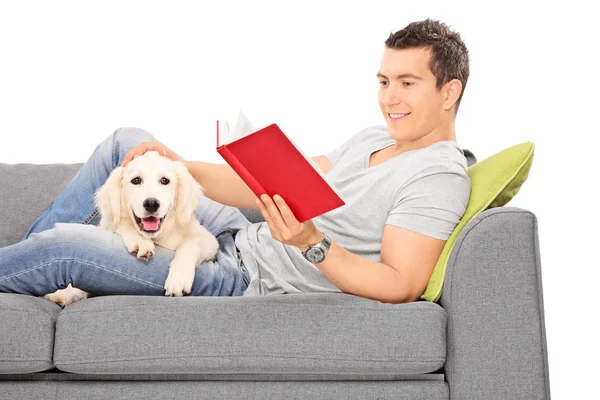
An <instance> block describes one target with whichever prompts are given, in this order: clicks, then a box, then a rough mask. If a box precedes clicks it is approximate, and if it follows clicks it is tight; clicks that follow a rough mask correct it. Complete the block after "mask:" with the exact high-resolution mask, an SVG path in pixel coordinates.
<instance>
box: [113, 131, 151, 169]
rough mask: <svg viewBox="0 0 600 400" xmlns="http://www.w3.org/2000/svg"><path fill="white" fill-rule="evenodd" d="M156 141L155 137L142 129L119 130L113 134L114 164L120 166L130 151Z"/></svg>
mask: <svg viewBox="0 0 600 400" xmlns="http://www.w3.org/2000/svg"><path fill="white" fill-rule="evenodd" d="M155 141H156V138H155V137H154V136H152V135H151V134H150V133H149V132H147V131H145V130H143V129H141V128H119V129H117V130H116V131H115V132H114V133H113V134H112V142H113V148H112V151H113V157H114V158H113V162H116V164H117V165H119V164H120V163H121V161H122V160H123V159H124V158H125V156H126V155H127V153H129V151H130V150H132V149H135V148H136V147H137V146H139V145H140V144H141V143H143V142H155Z"/></svg>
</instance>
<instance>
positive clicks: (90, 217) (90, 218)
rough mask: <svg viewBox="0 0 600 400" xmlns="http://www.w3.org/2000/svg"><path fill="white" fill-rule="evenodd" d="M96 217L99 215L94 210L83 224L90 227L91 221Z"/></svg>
mask: <svg viewBox="0 0 600 400" xmlns="http://www.w3.org/2000/svg"><path fill="white" fill-rule="evenodd" d="M96 215H98V210H94V211H93V212H92V213H91V214H90V215H89V216H88V217H87V218H86V219H84V220H83V223H84V224H85V225H88V224H89V223H90V221H91V220H93V219H94V217H95V216H96Z"/></svg>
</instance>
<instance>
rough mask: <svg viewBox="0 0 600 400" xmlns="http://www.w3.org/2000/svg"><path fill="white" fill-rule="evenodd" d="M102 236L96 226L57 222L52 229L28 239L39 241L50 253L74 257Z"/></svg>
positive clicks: (102, 232) (32, 235)
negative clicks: (78, 251)
mask: <svg viewBox="0 0 600 400" xmlns="http://www.w3.org/2000/svg"><path fill="white" fill-rule="evenodd" d="M106 232H108V231H106ZM102 234H105V232H104V231H103V230H101V229H100V228H99V227H96V226H92V225H84V224H73V223H62V222H57V223H56V224H54V227H53V228H52V229H48V230H45V231H42V232H39V233H32V234H31V235H30V236H29V238H30V239H32V240H39V241H40V242H41V243H42V244H43V248H44V249H45V250H47V251H49V252H50V253H55V255H61V256H65V255H71V256H74V255H75V254H76V253H77V250H80V249H85V248H88V247H90V245H92V244H97V243H98V242H100V241H101V240H102V239H103V237H102Z"/></svg>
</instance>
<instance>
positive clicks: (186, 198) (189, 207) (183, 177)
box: [173, 161, 204, 226]
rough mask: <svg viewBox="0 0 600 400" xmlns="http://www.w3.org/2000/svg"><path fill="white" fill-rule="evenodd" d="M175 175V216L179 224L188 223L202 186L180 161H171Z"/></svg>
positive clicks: (201, 191) (201, 192) (200, 194)
mask: <svg viewBox="0 0 600 400" xmlns="http://www.w3.org/2000/svg"><path fill="white" fill-rule="evenodd" d="M173 164H174V165H175V174H176V175H177V194H176V197H175V216H176V217H177V222H179V224H180V225H184V226H185V225H186V224H188V223H189V221H190V218H191V217H192V215H193V213H194V211H195V210H196V207H197V206H198V201H199V199H200V196H202V195H203V194H204V191H203V189H202V186H200V184H199V183H198V182H197V181H196V180H195V179H194V177H193V176H192V174H190V172H189V171H188V169H187V168H186V167H185V165H184V164H183V163H182V162H181V161H173Z"/></svg>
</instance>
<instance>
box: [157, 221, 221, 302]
mask: <svg viewBox="0 0 600 400" xmlns="http://www.w3.org/2000/svg"><path fill="white" fill-rule="evenodd" d="M218 250H219V242H218V241H217V239H216V238H215V237H214V236H212V235H211V234H210V233H209V232H208V231H206V233H205V234H199V235H194V236H190V237H188V238H186V239H184V240H183V241H182V242H181V244H180V245H179V247H177V250H175V257H174V258H173V261H171V264H169V275H168V276H167V280H166V281H165V286H164V288H165V296H183V295H185V294H189V293H191V291H192V284H193V283H194V276H195V275H196V266H197V265H199V264H200V263H202V262H204V261H207V260H214V259H215V257H216V254H217V252H218Z"/></svg>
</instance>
